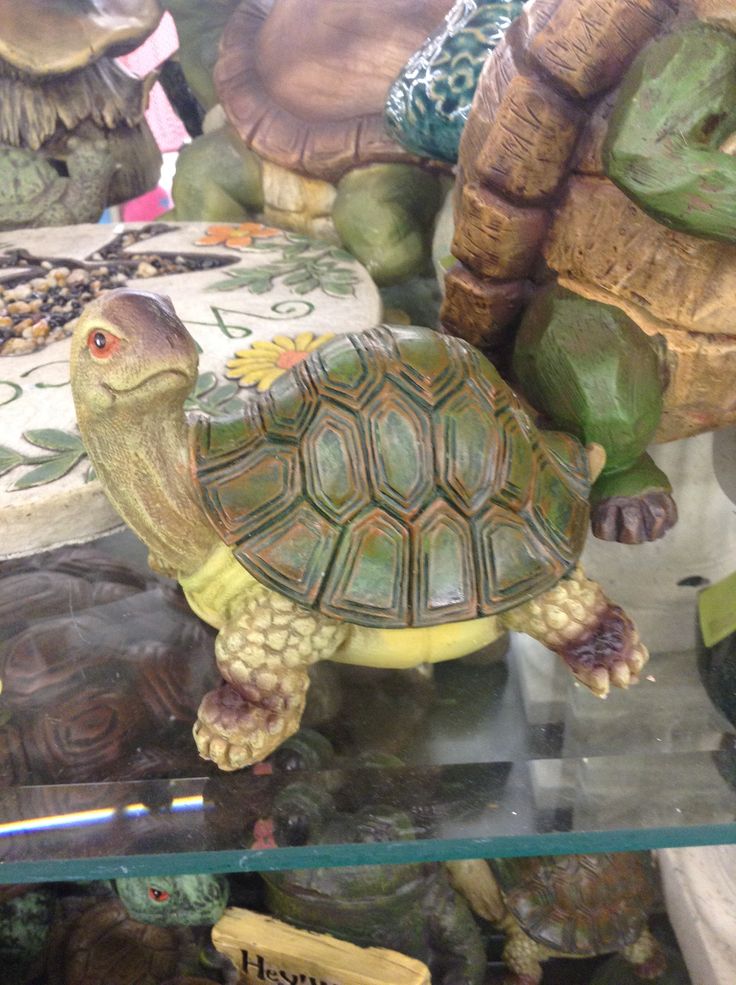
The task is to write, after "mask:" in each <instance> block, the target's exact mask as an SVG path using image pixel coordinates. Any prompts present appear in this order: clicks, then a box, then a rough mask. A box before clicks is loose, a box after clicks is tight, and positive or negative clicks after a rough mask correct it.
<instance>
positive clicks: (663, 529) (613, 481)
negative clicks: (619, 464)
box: [591, 454, 677, 544]
mask: <svg viewBox="0 0 736 985" xmlns="http://www.w3.org/2000/svg"><path fill="white" fill-rule="evenodd" d="M676 522H677V506H676V505H675V501H674V499H673V498H672V495H671V493H670V485H669V481H668V479H667V476H666V475H665V474H664V472H662V470H661V469H659V468H657V466H656V465H655V464H654V462H653V461H652V459H651V458H650V457H649V455H646V454H645V455H642V457H641V458H640V459H639V460H638V461H637V462H636V463H635V464H634V465H633V466H631V468H629V469H627V470H626V471H624V472H617V473H614V474H613V475H606V474H605V472H604V474H603V475H602V476H601V478H600V479H599V481H598V482H597V483H596V485H595V487H594V490H593V505H592V509H591V524H592V530H593V534H594V536H596V537H598V538H600V539H601V540H609V541H617V542H618V543H620V544H643V543H646V542H648V541H652V540H658V539H659V538H660V537H663V536H664V535H665V534H666V533H667V531H668V530H669V529H670V528H671V527H673V526H674V525H675V523H676Z"/></svg>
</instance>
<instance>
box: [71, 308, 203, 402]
mask: <svg viewBox="0 0 736 985" xmlns="http://www.w3.org/2000/svg"><path fill="white" fill-rule="evenodd" d="M196 378H197V349H196V346H195V344H194V340H193V339H192V337H191V336H190V335H189V333H188V332H187V330H186V329H185V328H184V326H183V325H182V323H181V321H180V320H179V319H178V318H177V316H176V313H175V311H174V309H173V307H172V304H171V301H170V300H169V299H168V298H165V297H161V296H160V295H157V294H148V293H146V292H144V291H134V290H127V289H121V290H117V291H109V292H108V293H106V294H104V295H103V296H102V297H100V298H98V299H97V300H95V301H93V302H92V303H91V304H90V305H88V306H87V308H86V309H85V311H84V313H83V314H82V316H81V318H80V319H79V321H78V322H77V326H76V328H75V330H74V337H73V339H72V350H71V380H72V391H73V393H74V402H75V404H76V407H77V415H78V416H79V417H80V418H82V417H85V416H86V417H89V415H91V414H94V415H98V414H104V413H105V412H106V411H109V410H112V409H115V410H119V409H121V408H130V409H135V410H137V411H141V410H145V409H147V408H151V407H153V408H157V409H158V408H161V409H162V410H163V408H164V406H165V405H167V404H170V403H173V404H177V403H178V404H183V402H184V400H185V398H186V396H187V395H188V393H189V392H190V390H191V389H192V387H193V385H194V382H195V380H196Z"/></svg>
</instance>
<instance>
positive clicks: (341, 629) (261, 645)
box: [194, 584, 349, 770]
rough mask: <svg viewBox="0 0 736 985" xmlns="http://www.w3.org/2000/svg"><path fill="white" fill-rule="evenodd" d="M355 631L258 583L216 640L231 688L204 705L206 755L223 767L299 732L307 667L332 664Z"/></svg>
mask: <svg viewBox="0 0 736 985" xmlns="http://www.w3.org/2000/svg"><path fill="white" fill-rule="evenodd" d="M348 631H349V630H348V627H347V626H345V625H343V624H342V623H338V622H336V621H335V620H332V619H329V618H327V617H326V616H322V615H320V614H319V613H312V612H308V611H307V610H305V609H303V608H302V607H301V606H299V605H297V604H296V603H295V602H292V601H291V600H290V599H287V598H284V597H283V596H281V595H278V594H276V593H275V592H272V591H270V590H269V589H267V588H265V587H264V586H263V585H259V584H256V585H254V586H253V587H252V588H251V589H250V590H249V591H248V592H247V594H246V595H245V597H243V598H241V599H240V602H239V605H237V606H236V607H235V609H234V611H233V613H232V614H231V616H230V619H229V620H228V622H227V623H226V624H225V625H224V626H223V627H222V629H221V630H220V632H219V634H218V636H217V640H216V641H215V654H216V657H217V666H218V668H219V670H220V673H221V674H222V676H223V678H224V683H223V684H222V685H221V686H220V687H219V688H217V690H215V691H210V692H209V693H208V694H206V695H205V696H204V698H203V700H202V703H201V704H200V706H199V716H198V719H197V723H196V725H195V726H194V737H195V740H196V742H197V748H198V749H199V753H200V755H201V756H202V757H203V758H204V759H211V760H212V761H213V762H215V763H216V764H217V765H218V766H219V767H220V769H222V770H236V769H241V768H242V767H243V766H249V765H250V764H251V763H254V762H257V761H260V760H262V759H265V757H266V756H268V755H269V754H270V753H272V752H273V751H274V749H276V747H277V746H278V745H279V744H280V743H281V742H283V741H284V739H288V737H289V736H290V735H292V734H293V733H294V732H296V730H297V729H298V728H299V724H300V721H301V716H302V712H303V710H304V703H305V700H306V694H307V688H308V686H309V676H308V674H307V668H308V667H309V665H310V664H312V663H315V662H316V661H317V660H325V659H329V657H331V656H332V655H333V654H334V652H335V651H336V650H337V649H338V647H339V646H340V644H341V643H342V642H343V639H344V638H345V636H346V635H347V633H348Z"/></svg>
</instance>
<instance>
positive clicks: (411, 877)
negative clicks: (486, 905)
mask: <svg viewBox="0 0 736 985" xmlns="http://www.w3.org/2000/svg"><path fill="white" fill-rule="evenodd" d="M413 837H414V834H413V827H412V823H411V820H410V818H409V817H408V816H407V815H406V814H404V813H402V812H401V811H398V810H394V809H392V808H381V807H369V806H362V807H361V808H360V809H359V810H357V811H356V812H355V813H346V812H342V811H339V810H338V809H337V806H336V804H335V801H334V799H333V797H332V796H331V794H330V793H328V792H327V791H325V790H321V789H317V788H316V787H315V786H314V785H313V784H311V783H307V782H303V781H297V782H295V783H292V784H290V785H289V786H288V787H286V788H285V789H284V790H282V791H281V792H280V793H279V794H278V795H277V796H276V798H275V800H274V804H273V814H272V816H271V818H269V819H261V820H260V821H258V822H257V838H256V840H255V843H254V845H253V847H254V848H259V847H273V845H274V844H276V845H277V846H280V847H283V846H287V845H304V844H309V845H330V844H332V845H334V844H345V843H351V842H359V843H362V844H365V843H370V842H374V841H385V840H391V841H394V840H399V841H401V840H410V839H413ZM262 875H263V879H264V880H265V882H266V905H267V907H268V909H269V910H270V912H271V913H273V914H274V916H277V917H278V918H279V919H281V920H286V921H287V922H288V923H292V924H294V925H296V926H297V927H301V928H303V929H305V930H312V931H316V932H318V933H326V934H332V935H333V936H335V937H339V938H342V939H344V940H349V941H351V942H352V943H353V944H358V945H360V946H361V947H386V948H389V949H391V950H394V951H399V952H401V953H403V954H407V955H408V956H409V957H413V958H418V959H419V960H420V961H424V962H425V963H426V964H427V965H428V966H429V968H430V971H431V973H432V982H433V985H482V982H483V981H484V980H485V970H486V956H485V950H484V947H483V943H482V940H481V934H480V931H479V929H478V926H477V925H476V924H475V922H474V920H473V917H472V915H471V913H470V909H469V908H468V905H467V904H466V902H465V900H464V899H463V898H462V897H461V896H460V895H459V894H458V893H456V892H455V890H454V889H453V888H452V886H451V885H450V882H449V878H448V876H447V873H446V872H445V869H444V867H443V866H442V865H440V864H439V863H434V862H430V863H403V864H395V863H388V864H384V865H360V866H345V867H339V868H313V869H292V870H287V871H283V872H267V873H266V872H264V873H263V874H262Z"/></svg>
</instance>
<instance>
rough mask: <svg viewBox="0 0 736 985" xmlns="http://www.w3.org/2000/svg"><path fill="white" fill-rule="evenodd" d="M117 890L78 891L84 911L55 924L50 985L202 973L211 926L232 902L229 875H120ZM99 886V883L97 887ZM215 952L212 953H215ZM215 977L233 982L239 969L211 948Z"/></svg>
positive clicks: (122, 983)
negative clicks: (85, 894)
mask: <svg viewBox="0 0 736 985" xmlns="http://www.w3.org/2000/svg"><path fill="white" fill-rule="evenodd" d="M115 890H116V891H117V895H115V894H112V893H111V894H110V895H109V896H108V897H107V898H99V896H98V898H97V899H95V898H91V899H86V898H82V899H81V906H80V905H79V901H76V900H75V901H73V902H75V903H77V908H78V909H81V912H80V913H77V914H75V915H67V916H66V917H64V916H61V917H60V918H59V920H58V921H57V923H56V924H55V926H54V927H53V928H52V931H51V940H50V942H49V956H48V971H47V974H48V985H142V983H145V985H159V983H162V982H165V981H166V980H167V979H171V978H174V976H176V975H186V974H189V973H191V974H192V975H199V976H200V977H204V971H205V968H204V967H203V963H202V962H203V961H204V960H205V958H204V957H203V956H202V957H201V956H200V951H201V950H202V946H203V945H206V943H207V941H206V939H205V938H206V936H208V934H207V935H202V934H199V932H198V929H197V928H199V927H206V928H207V929H208V930H209V928H210V927H211V926H212V924H214V923H216V922H217V920H219V919H220V917H221V916H222V914H223V912H224V910H225V906H226V905H227V897H228V884H227V879H226V878H225V877H224V876H215V875H186V876H150V877H145V878H127V879H117V880H116V881H115ZM98 892H99V891H98ZM210 953H211V958H210ZM206 960H207V961H210V960H211V961H212V962H214V963H213V964H212V965H211V966H210V967H211V970H212V972H213V975H214V976H215V977H210V981H220V982H225V983H226V985H235V983H236V982H237V973H236V972H235V969H234V967H233V966H232V965H231V963H230V962H229V961H228V960H227V959H226V958H224V957H223V956H222V955H218V954H217V953H216V952H215V951H214V949H212V951H211V952H208V955H207V958H206Z"/></svg>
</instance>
